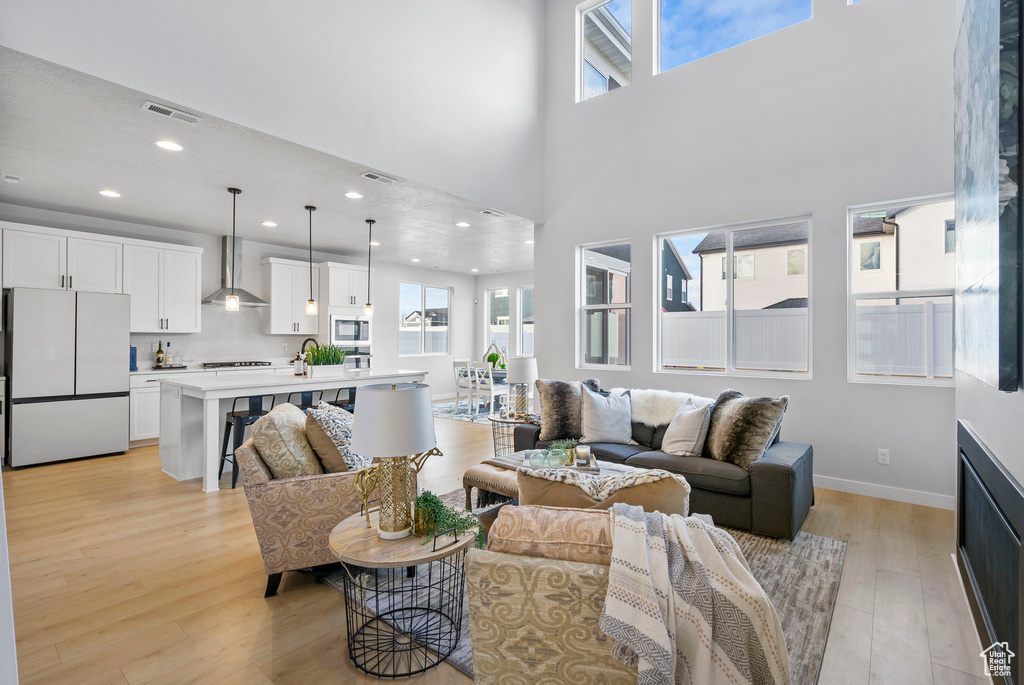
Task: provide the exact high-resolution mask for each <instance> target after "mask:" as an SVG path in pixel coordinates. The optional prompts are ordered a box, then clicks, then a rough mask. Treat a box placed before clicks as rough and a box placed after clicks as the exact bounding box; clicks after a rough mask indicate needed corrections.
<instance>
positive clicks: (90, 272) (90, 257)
mask: <svg viewBox="0 0 1024 685" xmlns="http://www.w3.org/2000/svg"><path fill="white" fill-rule="evenodd" d="M67 240H68V247H67V255H68V256H67V265H68V266H67V276H68V285H67V287H68V290H81V291H84V292H91V293H120V292H121V282H122V270H121V260H122V256H123V249H124V248H123V246H122V245H121V243H112V242H109V241H106V240H91V239H88V238H68V239H67Z"/></svg>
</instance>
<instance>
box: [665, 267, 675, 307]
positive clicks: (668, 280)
mask: <svg viewBox="0 0 1024 685" xmlns="http://www.w3.org/2000/svg"><path fill="white" fill-rule="evenodd" d="M674 295H675V293H674V292H673V290H672V274H665V300H666V301H668V302H672V298H673V296H674Z"/></svg>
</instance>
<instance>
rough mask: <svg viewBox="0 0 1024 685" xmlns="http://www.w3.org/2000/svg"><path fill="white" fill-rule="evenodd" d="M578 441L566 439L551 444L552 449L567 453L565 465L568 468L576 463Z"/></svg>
mask: <svg viewBox="0 0 1024 685" xmlns="http://www.w3.org/2000/svg"><path fill="white" fill-rule="evenodd" d="M577 444H578V441H577V440H576V439H575V438H564V439H562V440H555V441H554V442H553V443H551V447H550V449H552V450H562V451H563V452H565V463H566V465H567V466H571V465H572V464H575V463H576V445H577Z"/></svg>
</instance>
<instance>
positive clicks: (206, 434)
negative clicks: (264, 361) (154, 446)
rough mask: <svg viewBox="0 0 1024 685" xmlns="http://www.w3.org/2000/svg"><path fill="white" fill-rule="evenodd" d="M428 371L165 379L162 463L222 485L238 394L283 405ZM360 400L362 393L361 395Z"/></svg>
mask: <svg viewBox="0 0 1024 685" xmlns="http://www.w3.org/2000/svg"><path fill="white" fill-rule="evenodd" d="M426 375H427V374H426V373H425V372H423V371H408V370H398V371H378V370H377V369H362V370H356V369H353V370H351V371H349V372H348V373H347V374H346V375H345V377H343V378H323V379H320V378H307V377H305V376H288V375H286V374H281V373H251V374H244V375H243V374H230V375H218V376H212V377H210V376H204V377H202V378H190V377H189V376H188V375H184V374H183V375H178V376H169V377H167V378H161V379H160V380H159V382H160V462H161V464H162V467H163V471H164V473H166V474H167V475H169V476H171V477H172V478H175V479H177V480H192V479H194V478H202V479H203V491H204V492H207V493H210V492H216V491H217V490H219V489H220V460H221V448H222V447H223V444H224V443H223V439H224V433H223V431H224V417H225V415H226V414H227V412H229V411H231V404H232V402H233V401H234V399H235V398H236V397H249V396H255V395H274V396H276V397H277V404H280V403H281V402H284V401H287V398H288V394H289V393H293V392H303V391H307V390H336V389H338V388H358V387H360V386H363V385H373V384H376V383H422V382H423V380H424V379H425V378H426ZM357 399H358V395H357Z"/></svg>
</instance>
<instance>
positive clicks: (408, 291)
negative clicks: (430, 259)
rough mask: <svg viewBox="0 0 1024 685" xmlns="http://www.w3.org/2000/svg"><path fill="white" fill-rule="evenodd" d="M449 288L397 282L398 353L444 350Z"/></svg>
mask: <svg viewBox="0 0 1024 685" xmlns="http://www.w3.org/2000/svg"><path fill="white" fill-rule="evenodd" d="M450 311H451V289H450V288H436V287H433V286H429V285H426V286H425V285H420V284H419V283H399V284H398V315H399V322H398V326H399V327H398V354H399V355H400V356H404V357H410V356H416V355H425V354H448V345H449V335H448V327H449V318H450Z"/></svg>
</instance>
